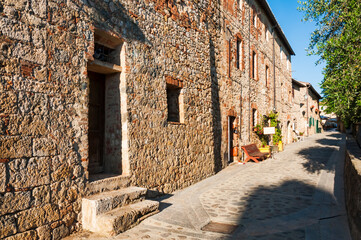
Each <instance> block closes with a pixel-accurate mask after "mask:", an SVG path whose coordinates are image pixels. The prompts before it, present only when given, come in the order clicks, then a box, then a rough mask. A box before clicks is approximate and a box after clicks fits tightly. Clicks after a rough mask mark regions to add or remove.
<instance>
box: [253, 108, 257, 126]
mask: <svg viewBox="0 0 361 240" xmlns="http://www.w3.org/2000/svg"><path fill="white" fill-rule="evenodd" d="M257 124H258V122H257V109H255V108H253V109H252V127H255V126H256V125H257Z"/></svg>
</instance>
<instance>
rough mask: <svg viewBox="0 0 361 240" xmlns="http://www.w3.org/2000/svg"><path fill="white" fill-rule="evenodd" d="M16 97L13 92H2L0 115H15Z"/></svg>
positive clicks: (0, 96)
mask: <svg viewBox="0 0 361 240" xmlns="http://www.w3.org/2000/svg"><path fill="white" fill-rule="evenodd" d="M17 111H18V109H17V96H16V94H15V92H10V91H9V92H2V93H1V95H0V115H2V114H5V115H8V114H15V113H17Z"/></svg>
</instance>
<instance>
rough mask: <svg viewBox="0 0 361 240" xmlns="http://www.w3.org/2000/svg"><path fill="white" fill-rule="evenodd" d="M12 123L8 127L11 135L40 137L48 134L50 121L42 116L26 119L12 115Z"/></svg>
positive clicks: (29, 116) (26, 117)
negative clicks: (47, 126)
mask: <svg viewBox="0 0 361 240" xmlns="http://www.w3.org/2000/svg"><path fill="white" fill-rule="evenodd" d="M10 122H11V124H10V125H9V126H8V133H9V134H10V135H23V136H24V135H26V136H40V135H46V132H47V128H46V125H47V122H48V119H47V118H46V117H43V116H40V115H34V116H31V115H26V116H24V117H22V116H19V115H12V116H10Z"/></svg>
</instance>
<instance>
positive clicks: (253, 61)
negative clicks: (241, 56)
mask: <svg viewBox="0 0 361 240" xmlns="http://www.w3.org/2000/svg"><path fill="white" fill-rule="evenodd" d="M256 57H257V55H256V53H255V52H252V78H253V79H255V78H256V62H257V61H256Z"/></svg>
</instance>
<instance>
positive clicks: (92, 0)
mask: <svg viewBox="0 0 361 240" xmlns="http://www.w3.org/2000/svg"><path fill="white" fill-rule="evenodd" d="M81 2H83V4H84V5H86V6H88V7H89V11H86V10H84V8H83V7H82V6H81V4H79V3H78V4H76V1H73V3H72V4H74V5H76V7H77V10H78V11H81V12H83V13H84V15H85V16H87V17H88V19H89V20H90V21H91V22H92V23H93V24H94V26H95V27H97V28H99V29H102V30H105V31H107V30H111V31H112V32H113V33H116V34H119V36H118V37H121V38H124V39H126V40H128V41H138V42H141V43H146V44H149V45H151V43H150V41H149V40H147V39H146V37H145V35H144V33H143V31H142V30H141V29H140V28H139V27H138V25H137V23H135V22H134V20H133V18H131V17H130V16H129V14H131V13H130V12H129V11H128V10H127V9H126V8H125V7H124V6H123V4H121V3H120V2H119V1H116V0H110V1H103V0H82V1H81Z"/></svg>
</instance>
